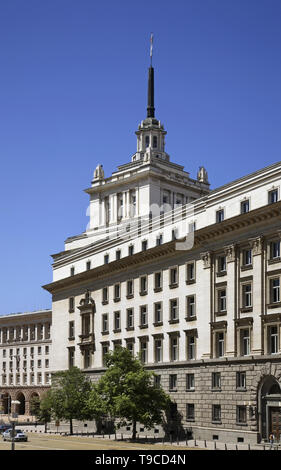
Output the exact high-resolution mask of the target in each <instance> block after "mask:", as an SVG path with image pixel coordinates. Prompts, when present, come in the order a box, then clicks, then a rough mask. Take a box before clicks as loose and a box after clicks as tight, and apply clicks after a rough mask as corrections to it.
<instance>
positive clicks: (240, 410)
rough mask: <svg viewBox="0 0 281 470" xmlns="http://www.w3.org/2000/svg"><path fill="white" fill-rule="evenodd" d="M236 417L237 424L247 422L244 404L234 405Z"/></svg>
mask: <svg viewBox="0 0 281 470" xmlns="http://www.w3.org/2000/svg"><path fill="white" fill-rule="evenodd" d="M236 419H237V423H238V424H245V423H246V422H247V409H246V406H245V405H242V406H241V405H239V406H237V407H236Z"/></svg>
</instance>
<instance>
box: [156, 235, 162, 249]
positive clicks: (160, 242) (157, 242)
mask: <svg viewBox="0 0 281 470" xmlns="http://www.w3.org/2000/svg"><path fill="white" fill-rule="evenodd" d="M162 243H163V235H162V233H160V234H159V235H158V236H157V237H156V246H160V245H162Z"/></svg>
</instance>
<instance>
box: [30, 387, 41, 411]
mask: <svg viewBox="0 0 281 470" xmlns="http://www.w3.org/2000/svg"><path fill="white" fill-rule="evenodd" d="M39 402H40V397H39V394H38V393H36V392H33V393H32V394H31V395H30V399H29V414H30V415H31V416H35V415H36V409H38V407H39Z"/></svg>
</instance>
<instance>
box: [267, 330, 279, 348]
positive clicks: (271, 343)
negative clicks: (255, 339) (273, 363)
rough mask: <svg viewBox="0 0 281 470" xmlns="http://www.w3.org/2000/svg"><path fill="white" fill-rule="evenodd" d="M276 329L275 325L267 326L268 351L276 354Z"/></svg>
mask: <svg viewBox="0 0 281 470" xmlns="http://www.w3.org/2000/svg"><path fill="white" fill-rule="evenodd" d="M278 349H279V348H278V329H277V326H276V325H274V326H269V327H268V353H269V354H277V353H278Z"/></svg>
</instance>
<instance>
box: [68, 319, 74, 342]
mask: <svg viewBox="0 0 281 470" xmlns="http://www.w3.org/2000/svg"><path fill="white" fill-rule="evenodd" d="M68 334H69V338H68V339H74V337H75V334H74V321H70V322H69V327H68Z"/></svg>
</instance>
